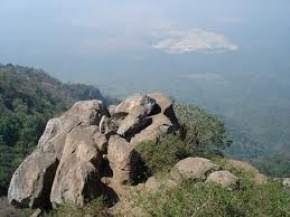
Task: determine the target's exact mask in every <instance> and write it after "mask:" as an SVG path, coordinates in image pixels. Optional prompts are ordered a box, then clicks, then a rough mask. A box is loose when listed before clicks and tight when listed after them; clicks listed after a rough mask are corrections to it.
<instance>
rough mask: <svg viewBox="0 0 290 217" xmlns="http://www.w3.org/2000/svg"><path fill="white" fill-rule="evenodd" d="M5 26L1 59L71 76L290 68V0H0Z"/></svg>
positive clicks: (100, 78)
mask: <svg viewBox="0 0 290 217" xmlns="http://www.w3.org/2000/svg"><path fill="white" fill-rule="evenodd" d="M0 26H1V29H0V62H1V63H8V62H11V63H15V64H21V65H28V66H36V67H41V68H44V69H45V70H47V71H49V72H50V73H51V74H53V75H55V76H57V77H59V78H61V79H64V80H70V81H81V82H90V83H100V82H106V81H109V80H110V79H112V78H116V79H117V78H124V79H125V78H126V79H127V78H131V76H137V77H136V78H137V79H138V78H139V77H138V76H143V77H144V76H145V77H146V76H147V77H151V76H153V75H157V76H158V75H160V76H164V75H171V74H175V75H178V76H184V75H188V74H190V75H191V74H192V73H196V72H198V73H201V74H202V73H205V75H203V76H206V77H208V76H209V78H206V79H213V78H216V76H218V75H216V74H215V75H213V74H212V73H219V72H220V71H223V72H230V71H233V69H234V70H235V73H258V72H259V71H271V70H272V71H273V70H276V71H277V70H278V71H281V72H283V71H287V70H290V61H289V57H290V43H289V41H290V1H289V0H235V1H233V0H202V1H201V0H159V1H156V0H139V1H133V0H132V1H129V0H122V1H109V0H105V1H103V0H98V1H97V0H82V1H81V0H49V1H39V0H21V1H19V0H17V1H16V0H0ZM232 73H234V72H232ZM197 76H200V75H197ZM210 76H214V77H210ZM199 78H200V77H199Z"/></svg>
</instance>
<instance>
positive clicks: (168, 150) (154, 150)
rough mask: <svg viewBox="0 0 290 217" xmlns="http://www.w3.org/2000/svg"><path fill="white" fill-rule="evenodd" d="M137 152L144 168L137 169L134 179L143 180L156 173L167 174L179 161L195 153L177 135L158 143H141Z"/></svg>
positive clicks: (161, 139) (159, 140) (164, 138)
mask: <svg viewBox="0 0 290 217" xmlns="http://www.w3.org/2000/svg"><path fill="white" fill-rule="evenodd" d="M135 150H136V152H137V153H138V155H139V157H140V159H141V162H139V164H140V163H141V164H142V166H141V167H139V168H137V169H136V171H137V172H138V173H137V174H135V177H133V178H135V179H136V178H137V179H141V180H142V179H143V178H144V179H146V178H147V177H149V176H151V175H153V174H156V173H163V172H167V171H168V170H169V169H170V168H171V167H172V166H173V165H174V164H175V163H176V162H177V161H178V160H180V159H183V158H185V157H188V156H190V155H192V153H193V149H192V147H191V146H190V145H188V144H186V143H184V142H183V141H182V140H181V139H180V138H179V137H178V136H175V135H164V136H162V137H160V138H159V139H158V140H156V141H144V142H141V143H139V144H138V145H137V146H136V148H135ZM136 176H137V177H136Z"/></svg>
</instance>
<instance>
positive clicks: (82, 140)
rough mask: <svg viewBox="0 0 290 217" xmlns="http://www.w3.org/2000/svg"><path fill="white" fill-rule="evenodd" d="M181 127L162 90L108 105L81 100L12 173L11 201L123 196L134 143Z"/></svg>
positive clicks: (80, 201) (44, 203) (27, 203)
mask: <svg viewBox="0 0 290 217" xmlns="http://www.w3.org/2000/svg"><path fill="white" fill-rule="evenodd" d="M178 126H179V125H178V121H177V119H176V117H175V114H174V110H173V104H172V101H171V100H170V99H169V98H168V97H166V96H164V95H162V94H161V93H152V94H148V95H141V94H138V95H134V96H132V97H129V98H127V99H125V100H124V101H122V102H121V103H120V104H119V105H115V106H110V107H109V109H107V108H106V106H105V105H104V104H103V103H102V102H101V101H97V100H90V101H80V102H77V103H76V104H74V105H73V106H72V108H71V109H69V110H68V111H67V112H65V113H64V114H63V115H61V116H60V117H57V118H53V119H51V120H49V121H48V123H47V126H46V129H45V131H44V133H43V135H42V136H41V138H40V140H39V143H38V146H37V148H36V149H35V150H34V151H33V153H32V154H31V155H29V156H28V157H27V158H26V159H25V160H24V161H23V162H22V164H21V165H20V166H19V167H18V169H17V170H16V171H15V173H14V174H13V177H12V180H11V183H10V186H9V192H8V198H9V202H10V203H11V204H14V205H17V206H19V207H33V208H37V207H40V208H46V207H48V206H51V205H53V206H57V205H58V204H63V203H70V204H72V205H76V206H83V205H84V204H85V203H86V201H89V200H90V199H93V198H95V197H97V196H98V195H101V194H106V193H109V194H111V195H115V194H116V195H118V191H119V189H122V187H120V186H122V185H125V184H128V185H129V184H130V175H131V173H132V172H133V171H132V170H133V167H132V162H134V158H135V151H134V147H135V145H136V144H137V143H138V142H141V141H144V140H154V139H157V137H158V136H160V135H161V134H163V133H172V132H175V131H176V130H177V129H178ZM104 180H107V181H104ZM108 180H110V181H108ZM112 183H113V184H112ZM114 186H116V187H114ZM114 188H115V189H114ZM116 198H117V196H116Z"/></svg>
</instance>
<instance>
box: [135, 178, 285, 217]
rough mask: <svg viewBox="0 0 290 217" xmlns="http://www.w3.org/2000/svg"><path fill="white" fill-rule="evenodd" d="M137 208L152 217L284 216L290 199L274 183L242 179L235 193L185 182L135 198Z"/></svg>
mask: <svg viewBox="0 0 290 217" xmlns="http://www.w3.org/2000/svg"><path fill="white" fill-rule="evenodd" d="M138 205H139V206H141V207H143V208H144V210H146V211H147V212H148V213H149V214H150V215H151V216H153V217H167V216H168V217H173V216H174V217H179V216H180V217H187V216H188V217H189V216H195V217H212V216H216V217H235V216H236V217H256V216H265V217H286V216H290V196H289V194H288V193H287V192H285V191H283V189H282V187H281V186H280V184H278V183H268V184H264V185H253V184H252V183H251V182H250V181H249V180H242V182H241V187H240V189H239V190H235V191H231V190H228V189H223V188H221V187H219V186H215V185H209V184H205V183H195V182H194V181H187V182H185V183H182V184H181V185H179V186H177V187H176V188H171V189H161V190H160V191H158V192H156V193H153V194H145V195H142V196H141V197H140V198H139V201H138Z"/></svg>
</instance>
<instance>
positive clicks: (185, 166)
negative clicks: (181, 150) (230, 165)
mask: <svg viewBox="0 0 290 217" xmlns="http://www.w3.org/2000/svg"><path fill="white" fill-rule="evenodd" d="M218 169H219V166H218V165H216V164H214V163H212V162H211V161H210V160H208V159H205V158H199V157H189V158H186V159H184V160H181V161H179V162H178V163H177V164H176V165H175V166H174V167H173V168H172V170H171V172H170V176H171V178H172V179H173V180H174V181H175V182H177V183H180V182H182V181H183V180H187V179H193V180H205V179H206V177H207V175H208V174H209V173H210V172H212V171H216V170H218Z"/></svg>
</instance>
